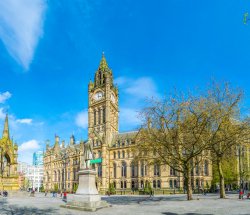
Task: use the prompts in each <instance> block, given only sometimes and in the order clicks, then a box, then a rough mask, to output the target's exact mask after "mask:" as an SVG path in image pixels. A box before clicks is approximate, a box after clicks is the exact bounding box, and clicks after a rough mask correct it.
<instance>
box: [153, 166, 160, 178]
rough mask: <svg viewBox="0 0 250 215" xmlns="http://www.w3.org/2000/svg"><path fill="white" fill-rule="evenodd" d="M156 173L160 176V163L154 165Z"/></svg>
mask: <svg viewBox="0 0 250 215" xmlns="http://www.w3.org/2000/svg"><path fill="white" fill-rule="evenodd" d="M154 175H155V176H160V166H159V164H155V165H154Z"/></svg>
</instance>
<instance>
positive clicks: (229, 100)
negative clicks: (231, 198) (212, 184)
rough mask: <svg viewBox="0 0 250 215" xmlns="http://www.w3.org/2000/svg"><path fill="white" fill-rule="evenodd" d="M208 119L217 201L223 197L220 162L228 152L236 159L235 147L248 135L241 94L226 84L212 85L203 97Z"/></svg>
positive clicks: (222, 175) (247, 123) (223, 189)
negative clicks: (208, 107) (217, 188)
mask: <svg viewBox="0 0 250 215" xmlns="http://www.w3.org/2000/svg"><path fill="white" fill-rule="evenodd" d="M206 100H207V103H208V105H209V106H210V107H211V108H210V111H211V112H210V113H209V115H210V116H211V125H210V135H209V139H208V144H209V145H210V150H211V152H212V155H213V156H212V158H213V162H215V163H216V165H217V169H218V173H219V179H220V198H225V187H224V174H223V168H222V161H223V160H224V158H225V157H226V156H228V154H229V153H231V152H232V150H233V152H234V153H232V155H233V156H235V149H236V146H238V145H241V144H244V143H245V141H246V140H247V138H248V136H249V135H248V134H249V121H248V120H246V119H242V116H241V112H240V102H241V101H242V91H240V90H237V89H231V88H230V86H229V84H227V83H225V84H218V83H213V84H212V86H211V87H210V88H209V90H208V92H207V97H206Z"/></svg>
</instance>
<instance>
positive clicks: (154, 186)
mask: <svg viewBox="0 0 250 215" xmlns="http://www.w3.org/2000/svg"><path fill="white" fill-rule="evenodd" d="M153 188H156V180H153Z"/></svg>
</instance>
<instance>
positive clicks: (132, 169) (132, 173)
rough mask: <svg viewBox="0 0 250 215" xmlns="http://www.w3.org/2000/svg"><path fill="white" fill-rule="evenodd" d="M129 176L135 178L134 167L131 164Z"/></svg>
mask: <svg viewBox="0 0 250 215" xmlns="http://www.w3.org/2000/svg"><path fill="white" fill-rule="evenodd" d="M131 175H132V177H134V176H135V165H134V164H133V163H132V164H131Z"/></svg>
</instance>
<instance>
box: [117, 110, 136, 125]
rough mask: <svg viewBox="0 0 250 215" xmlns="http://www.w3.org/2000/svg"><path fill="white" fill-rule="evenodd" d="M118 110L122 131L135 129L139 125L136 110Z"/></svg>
mask: <svg viewBox="0 0 250 215" xmlns="http://www.w3.org/2000/svg"><path fill="white" fill-rule="evenodd" d="M120 110H121V111H120V116H119V117H120V119H119V121H120V123H119V124H120V125H121V126H122V127H123V129H124V128H125V127H129V128H131V126H134V127H136V126H138V125H140V122H141V121H140V119H139V117H138V114H139V113H138V110H136V109H132V108H121V109H120Z"/></svg>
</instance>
